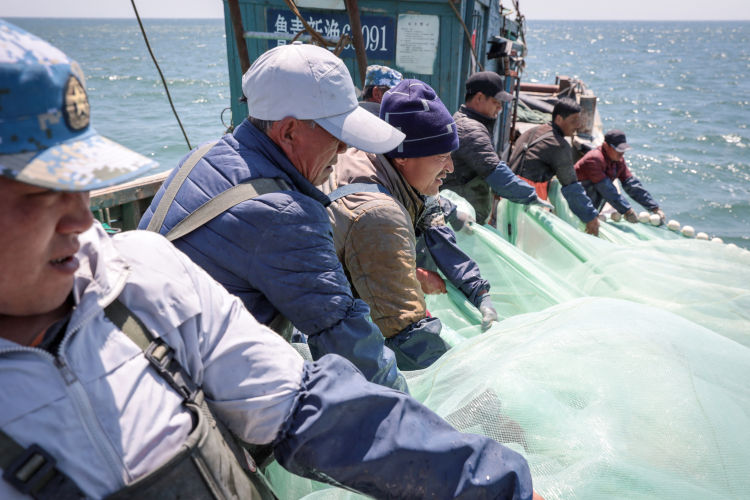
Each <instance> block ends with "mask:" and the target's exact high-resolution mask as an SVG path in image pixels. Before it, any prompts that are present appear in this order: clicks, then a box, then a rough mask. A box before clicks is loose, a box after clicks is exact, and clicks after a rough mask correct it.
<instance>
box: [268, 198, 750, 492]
mask: <svg viewBox="0 0 750 500" xmlns="http://www.w3.org/2000/svg"><path fill="white" fill-rule="evenodd" d="M448 196H450V194H448ZM453 199H454V201H455V202H456V203H458V204H459V206H460V208H461V209H463V210H467V209H466V208H465V205H462V203H465V202H463V200H460V199H456V198H455V197H454V198H453ZM551 200H552V201H553V203H554V204H555V205H556V206H557V213H558V214H559V215H560V217H558V216H554V215H551V214H549V213H546V212H544V211H542V210H540V209H538V208H536V207H531V208H526V207H523V206H519V205H516V204H513V203H507V202H502V203H501V206H500V208H499V210H498V213H499V214H500V217H499V218H498V225H497V226H498V229H497V230H495V229H493V228H491V227H489V226H484V227H476V228H475V231H474V232H473V233H472V234H470V235H467V234H464V233H459V234H458V235H457V236H458V240H459V244H460V246H461V247H462V248H463V249H464V250H465V251H466V252H467V253H468V254H469V255H471V256H472V258H474V259H475V260H476V261H477V262H478V263H479V265H480V268H481V270H482V275H483V276H484V277H485V278H487V279H489V281H490V282H491V283H492V290H491V294H492V299H493V303H494V305H495V307H496V308H497V310H498V313H499V315H500V317H501V319H502V318H505V319H503V320H502V321H500V322H498V323H496V324H495V325H494V326H493V327H492V328H490V330H488V331H487V332H484V333H483V332H481V329H480V327H479V323H480V316H479V314H478V312H477V311H476V309H475V308H474V307H473V306H472V305H471V304H470V303H469V302H468V301H467V300H466V299H465V298H464V297H463V295H462V294H461V293H460V292H458V291H457V290H455V289H453V288H451V287H449V291H448V294H444V295H431V296H428V297H427V302H428V307H429V309H430V312H431V313H432V314H433V315H435V316H438V317H439V318H440V319H441V320H442V321H443V324H444V332H443V336H444V337H445V338H446V340H447V341H448V342H449V343H450V344H451V345H452V346H453V348H452V349H451V350H450V351H449V352H448V353H447V354H446V355H445V356H443V357H442V358H441V359H440V360H438V361H437V362H436V363H435V364H434V365H432V366H431V367H430V368H428V369H426V370H421V371H418V372H408V373H406V375H407V379H408V382H409V388H410V391H411V393H412V395H413V396H414V397H416V398H417V399H419V400H420V401H422V402H423V403H425V404H426V405H427V406H428V407H430V408H431V409H433V410H434V411H436V412H437V413H438V414H439V415H441V416H442V417H444V418H445V419H446V420H448V421H449V422H450V423H451V424H452V425H453V426H455V427H456V428H457V429H459V430H461V431H465V432H473V433H479V434H484V435H486V436H489V437H492V438H493V439H495V440H497V441H499V442H501V443H504V444H506V445H507V446H509V447H511V448H513V449H515V450H517V451H519V452H520V453H522V454H523V455H524V456H525V457H526V458H527V459H528V461H529V465H530V467H531V472H532V477H533V480H534V488H535V490H536V491H538V492H539V493H541V494H542V495H543V496H544V497H545V498H546V499H548V500H549V499H569V498H580V499H598V498H604V497H615V498H657V497H658V498H675V499H678V498H679V499H682V498H748V496H749V495H750V493H748V492H750V474H748V464H750V384H748V381H750V252H748V251H746V250H742V249H739V248H732V247H729V246H727V245H722V244H717V243H712V242H706V241H696V240H690V239H686V238H683V237H681V236H679V235H678V234H676V233H672V232H670V231H668V230H666V229H663V228H656V227H651V226H646V225H643V224H629V223H627V222H620V223H614V222H607V223H603V224H602V229H601V237H600V238H594V237H591V236H588V235H586V234H583V233H582V232H581V231H580V226H579V223H578V221H577V220H575V219H573V218H570V214H568V215H567V216H566V213H565V211H566V210H567V206H566V205H565V204H564V200H563V199H562V198H561V197H559V191H557V192H556V191H555V190H554V189H553V190H552V195H551ZM566 219H567V221H566ZM267 474H268V476H269V479H270V480H271V481H272V483H273V484H274V487H275V488H276V490H277V493H278V494H279V495H280V497H281V498H290V499H292V498H294V499H296V498H303V497H304V498H308V499H314V498H326V499H329V498H330V499H344V498H360V497H359V496H358V495H356V494H354V493H351V492H348V491H344V490H340V489H336V488H331V487H328V486H326V485H322V484H318V483H315V482H313V481H309V480H306V479H302V478H298V477H294V476H292V475H291V474H289V473H287V472H286V471H284V470H283V469H281V467H279V466H278V465H277V464H273V465H271V466H270V467H269V468H268V470H267Z"/></svg>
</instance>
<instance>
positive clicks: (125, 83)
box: [10, 19, 750, 248]
mask: <svg viewBox="0 0 750 500" xmlns="http://www.w3.org/2000/svg"><path fill="white" fill-rule="evenodd" d="M10 21H11V22H14V23H16V24H18V25H19V26H22V27H23V28H25V29H27V30H29V31H31V32H33V33H35V34H37V35H39V36H41V37H43V38H45V39H47V40H49V41H50V42H52V43H53V44H54V45H56V46H58V47H59V48H61V49H62V50H63V51H65V52H66V53H67V54H68V55H70V56H71V57H73V58H74V59H76V60H77V61H78V62H80V63H81V65H82V66H83V68H84V71H85V73H86V75H87V78H88V80H87V83H86V86H87V89H88V92H89V96H90V99H91V103H92V116H93V123H94V126H95V127H96V129H97V130H98V131H99V132H100V133H102V134H104V135H106V136H108V137H110V138H112V139H114V140H117V141H118V142H121V143H122V144H125V145H126V146H128V147H131V148H133V149H135V150H137V151H139V152H141V153H143V154H145V155H147V156H150V157H153V158H154V159H156V160H157V161H158V162H160V164H161V168H162V169H168V168H172V167H173V166H174V165H176V164H177V162H178V161H179V159H180V158H181V157H182V156H183V155H185V154H186V153H187V151H188V147H187V144H186V142H185V139H184V138H183V135H182V132H181V131H180V129H179V127H178V126H177V122H176V120H175V118H174V116H173V114H172V111H171V109H170V107H169V103H168V101H167V99H166V96H165V94H164V90H163V88H162V85H161V81H160V79H159V75H158V73H157V71H156V69H155V67H154V65H153V63H152V62H151V59H150V57H149V54H148V52H147V49H146V46H145V44H144V41H143V38H142V35H141V33H140V30H139V28H138V25H137V23H136V21H135V19H122V20H106V19H105V20H102V19H64V20H63V19H10ZM144 25H145V28H146V32H147V35H148V36H149V40H150V42H151V46H152V48H153V50H154V53H155V55H156V57H157V60H158V61H159V64H160V66H161V69H162V72H163V73H164V75H165V77H166V79H167V82H168V84H169V89H170V91H171V94H172V99H173V101H174V104H175V106H176V108H177V111H178V113H179V116H180V118H181V119H182V123H183V125H184V127H185V131H186V134H187V136H188V138H189V140H190V143H191V145H192V146H193V147H194V146H196V145H197V144H200V143H202V142H205V141H209V140H213V139H216V138H217V137H218V136H220V135H221V134H222V133H223V132H224V131H225V129H226V126H227V125H229V120H230V113H229V111H228V110H227V111H226V112H225V113H224V115H223V119H224V120H223V121H222V111H223V110H224V109H225V108H227V107H229V104H230V101H229V100H230V93H229V82H228V74H227V62H226V37H225V33H224V24H223V21H222V20H219V19H217V20H163V19H146V20H144ZM527 43H528V52H529V53H528V57H527V67H526V70H525V72H524V73H523V74H522V78H523V80H524V81H529V82H540V83H553V82H554V79H555V76H556V75H568V76H574V77H579V78H581V79H582V80H584V81H585V82H586V83H587V84H588V86H589V87H590V88H591V89H593V90H594V91H595V93H596V94H597V96H598V97H599V102H598V107H599V111H600V114H601V116H602V120H603V122H604V127H605V129H610V128H620V129H622V130H624V131H625V133H626V134H627V136H628V142H629V143H630V144H631V145H632V146H633V149H632V150H630V151H629V152H628V153H627V156H626V159H627V160H628V162H629V165H630V168H631V170H632V171H633V172H634V174H635V175H637V176H638V177H639V178H640V179H641V180H642V181H643V184H644V185H645V186H646V188H647V189H648V190H649V191H650V192H651V194H652V195H653V196H654V197H655V198H656V200H657V201H658V202H659V204H660V205H661V207H662V208H663V210H664V211H665V212H666V214H667V217H668V218H674V219H677V220H678V221H680V222H681V223H682V224H690V225H692V226H694V227H695V228H696V229H697V230H698V231H705V232H707V233H709V234H711V235H713V236H719V237H721V238H722V239H724V241H726V242H735V243H737V244H739V245H741V246H744V247H746V248H750V149H749V148H750V130H749V129H748V124H749V123H750V23H749V22H636V21H626V22H606V21H576V22H572V21H559V22H558V21H530V22H529V24H528V30H527Z"/></svg>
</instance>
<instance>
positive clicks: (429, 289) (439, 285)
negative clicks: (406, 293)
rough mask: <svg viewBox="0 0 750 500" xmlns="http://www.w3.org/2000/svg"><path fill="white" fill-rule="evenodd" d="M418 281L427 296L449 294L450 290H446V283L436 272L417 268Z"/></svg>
mask: <svg viewBox="0 0 750 500" xmlns="http://www.w3.org/2000/svg"><path fill="white" fill-rule="evenodd" d="M417 280H418V281H419V284H420V285H421V287H422V292H424V293H425V294H428V295H429V294H439V293H447V292H448V290H447V289H446V288H445V281H443V278H441V277H440V275H439V274H438V273H436V272H434V271H429V270H427V269H422V268H421V267H418V268H417Z"/></svg>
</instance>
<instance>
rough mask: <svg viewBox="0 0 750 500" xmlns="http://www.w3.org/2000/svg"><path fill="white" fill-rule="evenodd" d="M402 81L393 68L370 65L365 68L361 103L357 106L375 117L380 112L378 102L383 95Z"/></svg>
mask: <svg viewBox="0 0 750 500" xmlns="http://www.w3.org/2000/svg"><path fill="white" fill-rule="evenodd" d="M403 79H404V77H403V75H402V74H401V73H399V72H398V71H396V70H395V69H393V68H389V67H388V66H381V65H379V64H371V65H370V66H368V67H367V73H365V84H364V86H363V88H362V102H360V103H359V105H360V106H362V107H363V108H364V109H366V110H367V111H369V112H370V113H372V114H374V115H377V114H378V113H379V112H380V101H382V100H383V95H384V94H385V93H386V92H388V90H389V89H390V88H391V87H395V86H396V85H398V82H400V81H401V80H403Z"/></svg>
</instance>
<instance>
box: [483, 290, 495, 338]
mask: <svg viewBox="0 0 750 500" xmlns="http://www.w3.org/2000/svg"><path fill="white" fill-rule="evenodd" d="M479 312H480V313H481V314H482V331H483V332H485V331H487V330H488V329H489V327H490V326H492V323H493V322H494V321H497V311H496V310H495V308H494V307H492V299H491V298H490V294H489V293H485V294H484V295H482V301H481V302H480V303H479Z"/></svg>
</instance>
